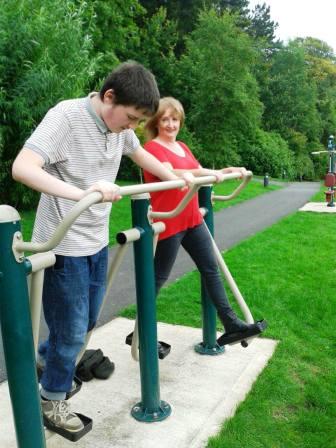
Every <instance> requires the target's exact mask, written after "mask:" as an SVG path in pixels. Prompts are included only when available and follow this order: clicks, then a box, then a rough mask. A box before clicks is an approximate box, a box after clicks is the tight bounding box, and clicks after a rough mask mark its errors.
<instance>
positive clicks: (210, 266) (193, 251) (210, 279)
mask: <svg viewBox="0 0 336 448" xmlns="http://www.w3.org/2000/svg"><path fill="white" fill-rule="evenodd" d="M205 226H206V224H205V223H204V221H203V222H202V224H200V225H199V226H196V227H193V228H191V229H187V230H184V231H182V232H179V233H177V234H175V235H173V236H171V237H169V238H166V239H164V240H161V241H159V242H158V244H157V248H156V252H155V258H154V266H155V288H156V293H158V292H159V290H160V288H161V287H162V286H163V284H164V283H165V282H166V281H167V280H168V277H169V274H170V272H171V270H172V268H173V265H174V262H175V260H176V257H177V253H178V250H179V247H180V246H181V245H182V247H183V248H184V249H185V250H186V252H187V253H188V254H189V255H190V257H191V258H192V260H193V261H194V263H195V264H196V266H197V269H198V270H199V272H200V274H201V276H202V280H203V282H204V286H205V288H206V291H207V293H208V296H209V298H210V299H211V300H212V302H213V304H214V306H215V308H216V310H217V313H218V316H219V318H220V319H221V321H222V322H223V318H224V319H225V316H226V315H227V313H229V312H230V311H231V306H230V304H229V302H228V298H227V295H226V292H225V289H224V285H223V282H222V279H221V276H220V272H219V269H218V264H217V260H216V256H215V252H214V250H213V247H212V241H211V237H210V235H209V233H208V231H207V229H206V227H205Z"/></svg>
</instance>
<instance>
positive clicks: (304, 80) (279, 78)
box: [262, 43, 322, 141]
mask: <svg viewBox="0 0 336 448" xmlns="http://www.w3.org/2000/svg"><path fill="white" fill-rule="evenodd" d="M271 64H272V65H271V69H270V77H269V79H268V84H267V90H266V91H264V92H263V96H262V99H263V102H264V105H265V111H264V124H265V128H266V129H267V130H276V131H278V132H279V133H280V135H282V137H284V138H285V139H287V140H288V139H289V138H290V137H291V133H292V132H293V131H294V132H298V133H302V134H303V135H305V136H306V137H307V140H308V141H319V139H320V137H321V132H322V127H321V120H320V117H319V115H318V112H317V109H316V101H317V92H316V85H315V83H314V82H313V81H312V80H311V79H310V78H309V76H308V70H307V66H306V62H305V56H304V52H303V50H302V49H301V48H298V47H297V46H296V45H295V44H293V43H290V44H289V45H288V46H287V47H284V48H283V49H281V50H279V51H278V52H277V53H275V54H274V56H273V58H272V62H271Z"/></svg>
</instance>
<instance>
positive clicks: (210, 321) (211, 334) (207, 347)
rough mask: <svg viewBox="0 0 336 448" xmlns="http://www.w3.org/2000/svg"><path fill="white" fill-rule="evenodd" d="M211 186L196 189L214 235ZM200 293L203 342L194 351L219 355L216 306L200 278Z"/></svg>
mask: <svg viewBox="0 0 336 448" xmlns="http://www.w3.org/2000/svg"><path fill="white" fill-rule="evenodd" d="M211 193H212V186H211V185H205V186H203V187H201V188H200V189H199V191H198V200H199V205H200V207H204V208H205V209H206V210H207V214H206V215H205V217H204V221H205V223H206V225H207V226H208V229H209V230H210V233H211V235H212V236H213V235H214V218H213V207H212V202H211ZM201 293H202V320H203V342H201V343H199V344H197V345H196V346H195V351H196V352H197V353H200V354H202V355H219V354H221V353H223V352H224V347H221V346H220V345H219V344H217V341H216V339H217V334H216V318H217V313H216V308H215V307H214V305H213V304H212V302H211V300H210V298H209V297H208V294H207V292H206V289H205V286H204V282H203V280H202V279H201Z"/></svg>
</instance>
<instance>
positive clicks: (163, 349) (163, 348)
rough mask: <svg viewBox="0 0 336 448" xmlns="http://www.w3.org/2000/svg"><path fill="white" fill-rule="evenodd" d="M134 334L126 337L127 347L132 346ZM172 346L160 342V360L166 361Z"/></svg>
mask: <svg viewBox="0 0 336 448" xmlns="http://www.w3.org/2000/svg"><path fill="white" fill-rule="evenodd" d="M132 341H133V332H132V333H130V334H128V335H127V336H126V340H125V343H126V344H127V345H132ZM170 349H171V346H170V345H169V344H167V342H163V341H158V356H159V359H164V358H165V357H166V356H168V355H169V353H170Z"/></svg>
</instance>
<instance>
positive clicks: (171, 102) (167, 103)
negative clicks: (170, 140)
mask: <svg viewBox="0 0 336 448" xmlns="http://www.w3.org/2000/svg"><path fill="white" fill-rule="evenodd" d="M168 109H172V111H173V113H176V115H177V117H178V119H179V120H180V127H181V128H182V126H183V123H184V119H185V115H184V109H183V106H182V104H181V103H180V102H179V100H177V99H176V98H173V97H172V96H166V97H164V98H161V99H160V103H159V108H158V110H157V112H156V114H155V115H153V116H152V117H151V118H150V119H149V120H148V121H147V122H146V124H145V137H146V141H149V140H153V138H155V137H157V135H158V129H157V125H158V122H159V120H160V118H161V117H162V115H163V114H164V113H165V112H166V111H167V110H168Z"/></svg>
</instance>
